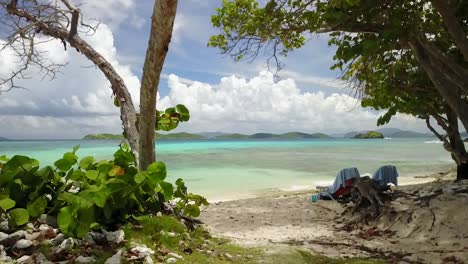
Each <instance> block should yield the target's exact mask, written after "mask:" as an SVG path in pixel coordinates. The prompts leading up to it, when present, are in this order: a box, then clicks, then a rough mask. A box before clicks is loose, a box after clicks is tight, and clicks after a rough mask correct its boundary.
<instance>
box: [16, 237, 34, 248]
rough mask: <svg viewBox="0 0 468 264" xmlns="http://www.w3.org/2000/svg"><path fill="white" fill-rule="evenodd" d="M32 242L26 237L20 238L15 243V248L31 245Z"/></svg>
mask: <svg viewBox="0 0 468 264" xmlns="http://www.w3.org/2000/svg"><path fill="white" fill-rule="evenodd" d="M32 244H33V242H32V241H31V240H27V239H20V240H18V242H16V244H15V248H19V249H24V248H28V247H30V246H32Z"/></svg>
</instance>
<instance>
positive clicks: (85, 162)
mask: <svg viewBox="0 0 468 264" xmlns="http://www.w3.org/2000/svg"><path fill="white" fill-rule="evenodd" d="M94 161H95V159H94V157H92V156H88V157H84V158H82V159H81V160H80V163H79V164H78V166H79V167H80V168H82V169H87V168H88V167H89V165H91V164H93V163H94Z"/></svg>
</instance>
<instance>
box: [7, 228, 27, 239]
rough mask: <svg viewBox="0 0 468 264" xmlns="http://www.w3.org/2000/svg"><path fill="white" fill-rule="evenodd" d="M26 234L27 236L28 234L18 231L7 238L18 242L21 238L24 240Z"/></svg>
mask: <svg viewBox="0 0 468 264" xmlns="http://www.w3.org/2000/svg"><path fill="white" fill-rule="evenodd" d="M27 234H28V232H26V231H24V230H20V231H16V232H14V233H12V234H10V235H9V236H8V237H9V238H11V239H13V240H20V239H22V238H25V237H26V235H27Z"/></svg>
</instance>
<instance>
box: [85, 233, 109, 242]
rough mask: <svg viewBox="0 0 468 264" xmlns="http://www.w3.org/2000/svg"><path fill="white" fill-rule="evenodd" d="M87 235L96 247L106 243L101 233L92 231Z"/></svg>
mask: <svg viewBox="0 0 468 264" xmlns="http://www.w3.org/2000/svg"><path fill="white" fill-rule="evenodd" d="M88 234H89V235H90V236H91V239H92V240H93V241H94V242H95V243H96V244H98V245H101V244H106V243H107V239H106V236H105V235H104V234H102V233H99V232H94V231H92V232H89V233H88Z"/></svg>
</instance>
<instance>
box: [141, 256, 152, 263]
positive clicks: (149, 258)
mask: <svg viewBox="0 0 468 264" xmlns="http://www.w3.org/2000/svg"><path fill="white" fill-rule="evenodd" d="M143 263H144V264H154V262H153V259H152V258H151V257H150V256H146V257H145V259H144V261H143Z"/></svg>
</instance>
